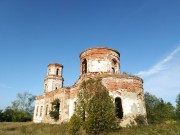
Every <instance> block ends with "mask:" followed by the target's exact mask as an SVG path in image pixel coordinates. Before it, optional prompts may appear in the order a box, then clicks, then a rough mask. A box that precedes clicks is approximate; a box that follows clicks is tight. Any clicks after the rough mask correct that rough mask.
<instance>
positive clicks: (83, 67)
mask: <svg viewBox="0 0 180 135" xmlns="http://www.w3.org/2000/svg"><path fill="white" fill-rule="evenodd" d="M82 73H83V74H86V73H87V60H86V59H84V60H83V62H82Z"/></svg>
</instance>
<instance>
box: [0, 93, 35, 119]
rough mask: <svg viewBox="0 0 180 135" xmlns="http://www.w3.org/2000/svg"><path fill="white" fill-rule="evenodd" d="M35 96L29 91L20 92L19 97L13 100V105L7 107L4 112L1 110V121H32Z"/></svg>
mask: <svg viewBox="0 0 180 135" xmlns="http://www.w3.org/2000/svg"><path fill="white" fill-rule="evenodd" d="M34 100H35V96H33V95H32V94H29V93H27V92H24V93H22V94H21V93H18V94H17V99H16V100H15V101H13V102H12V106H8V107H6V109H5V111H4V112H2V111H1V112H0V115H1V114H2V116H0V121H8V122H10V121H14V122H26V121H31V120H32V116H33V109H34V107H33V102H34Z"/></svg>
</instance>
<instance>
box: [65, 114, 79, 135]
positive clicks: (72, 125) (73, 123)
mask: <svg viewBox="0 0 180 135" xmlns="http://www.w3.org/2000/svg"><path fill="white" fill-rule="evenodd" d="M81 125H82V121H81V119H80V118H79V117H78V116H77V115H76V114H73V116H72V117H71V119H70V121H69V123H68V128H67V129H68V132H69V134H71V135H78V134H79V129H80V127H81Z"/></svg>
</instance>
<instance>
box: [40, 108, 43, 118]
mask: <svg viewBox="0 0 180 135" xmlns="http://www.w3.org/2000/svg"><path fill="white" fill-rule="evenodd" d="M42 110H43V106H41V109H40V117H41V116H42Z"/></svg>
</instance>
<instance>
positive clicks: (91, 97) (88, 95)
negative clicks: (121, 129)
mask: <svg viewBox="0 0 180 135" xmlns="http://www.w3.org/2000/svg"><path fill="white" fill-rule="evenodd" d="M75 113H76V114H77V116H78V117H79V118H81V120H82V125H84V126H83V128H84V129H85V130H86V131H87V132H88V133H92V134H99V133H102V132H105V131H109V130H111V129H113V128H114V126H115V120H116V115H115V106H114V103H113V99H112V98H111V97H110V96H109V92H108V90H107V89H106V87H105V86H103V85H102V83H101V80H100V79H92V78H91V79H89V80H87V81H83V82H82V84H81V86H80V91H79V93H78V99H77V108H76V112H75ZM70 121H71V120H70Z"/></svg>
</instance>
